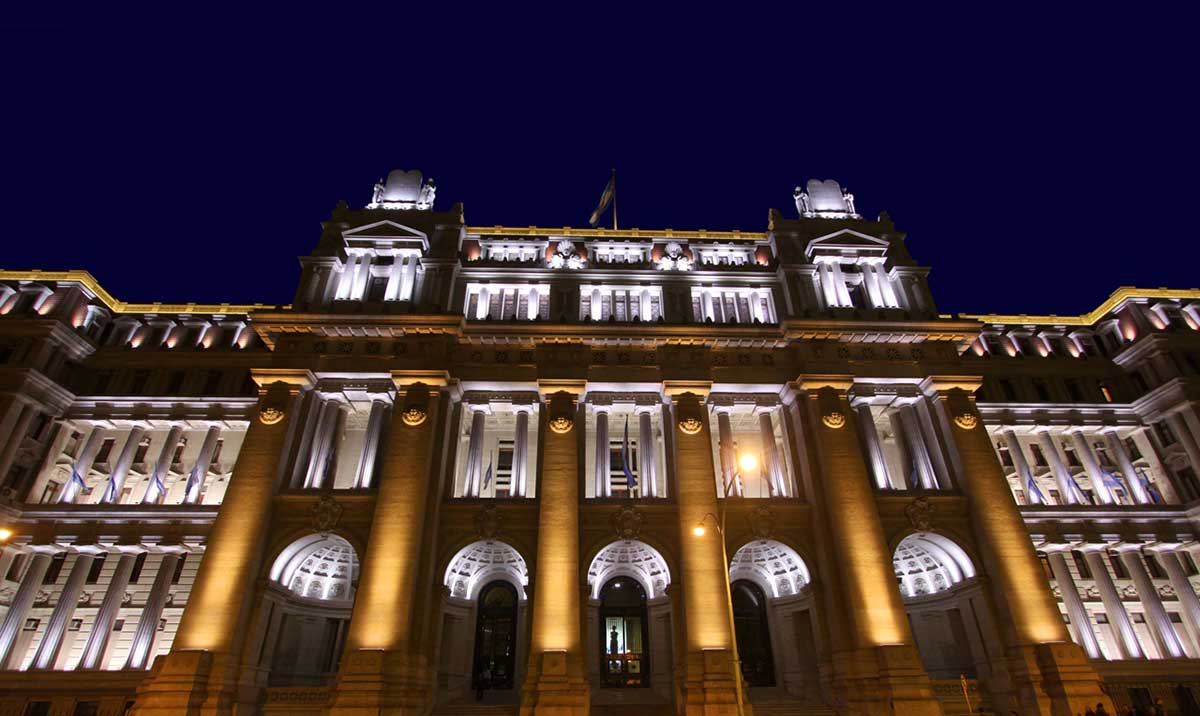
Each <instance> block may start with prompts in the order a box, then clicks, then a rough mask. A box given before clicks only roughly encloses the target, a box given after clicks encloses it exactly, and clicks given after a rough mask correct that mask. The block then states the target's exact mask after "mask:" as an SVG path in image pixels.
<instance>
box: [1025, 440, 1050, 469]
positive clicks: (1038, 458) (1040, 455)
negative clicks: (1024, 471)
mask: <svg viewBox="0 0 1200 716" xmlns="http://www.w3.org/2000/svg"><path fill="white" fill-rule="evenodd" d="M1029 452H1031V453H1033V464H1034V465H1037V466H1038V467H1046V465H1047V464H1048V463H1047V462H1046V454H1045V453H1044V452H1042V446H1041V445H1034V444H1033V443H1030V445H1029Z"/></svg>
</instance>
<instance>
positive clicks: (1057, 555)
mask: <svg viewBox="0 0 1200 716" xmlns="http://www.w3.org/2000/svg"><path fill="white" fill-rule="evenodd" d="M1042 551H1043V552H1045V553H1046V557H1047V560H1048V561H1049V562H1050V569H1051V571H1053V572H1054V581H1055V582H1057V583H1058V590H1059V591H1060V592H1061V593H1062V598H1063V603H1064V604H1066V605H1067V614H1069V615H1070V617H1071V626H1073V627H1075V643H1076V644H1079V645H1080V646H1082V647H1083V650H1084V651H1086V652H1087V655H1088V658H1091V659H1102V658H1104V655H1103V654H1102V653H1101V652H1100V642H1099V641H1098V640H1097V639H1096V632H1095V631H1093V630H1092V619H1091V616H1089V615H1088V611H1087V608H1085V607H1084V606H1083V599H1081V598H1080V597H1079V590H1078V589H1077V588H1076V587H1075V580H1074V579H1073V578H1072V577H1071V570H1070V568H1069V567H1068V566H1067V554H1068V553H1069V552H1070V551H1071V546H1070V545H1044V546H1043V547H1042Z"/></svg>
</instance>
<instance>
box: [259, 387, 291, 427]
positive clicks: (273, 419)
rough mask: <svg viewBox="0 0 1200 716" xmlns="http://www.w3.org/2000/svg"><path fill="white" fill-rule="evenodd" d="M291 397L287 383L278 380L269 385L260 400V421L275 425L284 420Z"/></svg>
mask: <svg viewBox="0 0 1200 716" xmlns="http://www.w3.org/2000/svg"><path fill="white" fill-rule="evenodd" d="M290 398H291V394H290V393H289V392H288V385H287V383H284V382H283V381H276V382H274V383H272V384H271V385H269V386H267V389H266V391H265V392H264V393H263V394H262V396H261V397H260V398H259V401H258V421H259V422H260V423H262V424H263V425H275V424H276V423H278V422H280V421H281V420H283V419H284V418H285V417H287V406H288V401H289V400H290Z"/></svg>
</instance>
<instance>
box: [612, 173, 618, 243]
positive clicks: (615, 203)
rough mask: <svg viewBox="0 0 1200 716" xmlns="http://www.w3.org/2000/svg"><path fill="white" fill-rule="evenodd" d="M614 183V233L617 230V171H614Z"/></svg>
mask: <svg viewBox="0 0 1200 716" xmlns="http://www.w3.org/2000/svg"><path fill="white" fill-rule="evenodd" d="M612 183H613V231H616V230H617V170H616V169H613V170H612Z"/></svg>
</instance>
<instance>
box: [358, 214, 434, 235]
mask: <svg viewBox="0 0 1200 716" xmlns="http://www.w3.org/2000/svg"><path fill="white" fill-rule="evenodd" d="M342 236H343V237H345V238H347V239H427V238H429V237H428V235H427V234H426V233H425V232H424V231H418V230H417V229H414V228H412V227H411V226H405V225H404V224H397V223H396V222H394V221H391V220H388V219H384V220H383V221H376V222H375V223H373V224H367V225H365V226H356V227H355V228H353V229H350V230H348V231H343V232H342Z"/></svg>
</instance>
